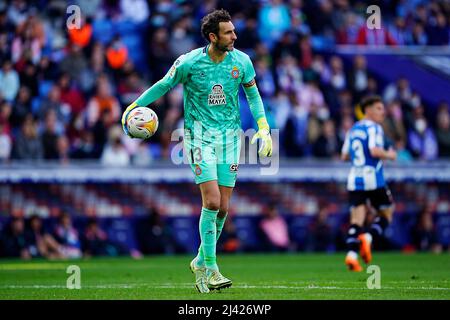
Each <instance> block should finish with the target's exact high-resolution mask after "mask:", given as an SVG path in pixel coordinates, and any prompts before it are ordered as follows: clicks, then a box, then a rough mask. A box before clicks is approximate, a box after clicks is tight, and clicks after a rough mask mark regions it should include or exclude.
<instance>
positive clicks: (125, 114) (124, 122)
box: [122, 102, 139, 136]
mask: <svg viewBox="0 0 450 320" xmlns="http://www.w3.org/2000/svg"><path fill="white" fill-rule="evenodd" d="M137 107H139V106H138V105H137V104H136V102H133V103H132V104H130V105H129V106H128V107H127V108H126V109H125V111H124V112H123V114H122V129H123V131H124V132H125V134H126V135H127V136H130V134H129V132H128V128H127V120H128V115H129V114H130V112H131V110H133V109H134V108H137Z"/></svg>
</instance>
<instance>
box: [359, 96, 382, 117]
mask: <svg viewBox="0 0 450 320" xmlns="http://www.w3.org/2000/svg"><path fill="white" fill-rule="evenodd" d="M377 102H383V99H382V98H381V97H380V96H378V95H372V96H368V97H365V98H363V99H362V100H361V103H360V104H359V106H360V107H361V111H362V113H366V108H369V107H371V106H372V105H373V104H374V103H377Z"/></svg>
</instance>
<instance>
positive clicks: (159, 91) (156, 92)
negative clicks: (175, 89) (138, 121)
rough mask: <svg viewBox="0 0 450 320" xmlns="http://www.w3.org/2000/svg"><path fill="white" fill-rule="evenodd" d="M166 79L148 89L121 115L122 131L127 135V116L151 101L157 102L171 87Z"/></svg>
mask: <svg viewBox="0 0 450 320" xmlns="http://www.w3.org/2000/svg"><path fill="white" fill-rule="evenodd" d="M165 79H166V78H162V79H161V80H159V81H158V82H156V83H155V84H154V85H153V86H151V87H150V88H148V89H147V90H146V91H145V92H144V93H143V94H141V95H140V96H139V98H137V99H136V101H134V102H133V103H132V104H130V105H129V106H128V107H127V108H126V109H125V111H124V112H123V114H122V128H123V131H125V133H126V134H127V135H128V129H127V126H126V122H127V118H128V114H129V113H130V112H131V110H133V109H134V108H137V107H145V106H148V105H149V104H151V103H152V102H153V101H156V100H158V99H159V98H161V97H162V96H163V95H165V94H166V93H167V91H169V90H170V89H171V88H172V85H171V84H170V83H169V82H168V81H166V80H165Z"/></svg>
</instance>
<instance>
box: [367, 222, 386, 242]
mask: <svg viewBox="0 0 450 320" xmlns="http://www.w3.org/2000/svg"><path fill="white" fill-rule="evenodd" d="M388 225H389V221H388V219H386V218H385V217H382V216H377V217H376V218H375V220H374V221H373V223H372V225H371V226H370V228H369V234H370V235H371V236H372V240H373V242H378V241H379V240H380V239H381V237H382V236H383V234H384V231H385V230H386V228H387V227H388Z"/></svg>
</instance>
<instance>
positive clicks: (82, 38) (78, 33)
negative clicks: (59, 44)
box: [67, 15, 93, 48]
mask: <svg viewBox="0 0 450 320" xmlns="http://www.w3.org/2000/svg"><path fill="white" fill-rule="evenodd" d="M92 31H93V30H92V24H91V21H90V19H86V18H85V17H84V16H83V15H82V16H81V21H80V27H79V28H68V29H67V32H68V34H69V40H70V42H71V43H72V44H74V45H77V46H79V47H80V48H85V47H86V46H88V45H89V43H90V42H91V39H92Z"/></svg>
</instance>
